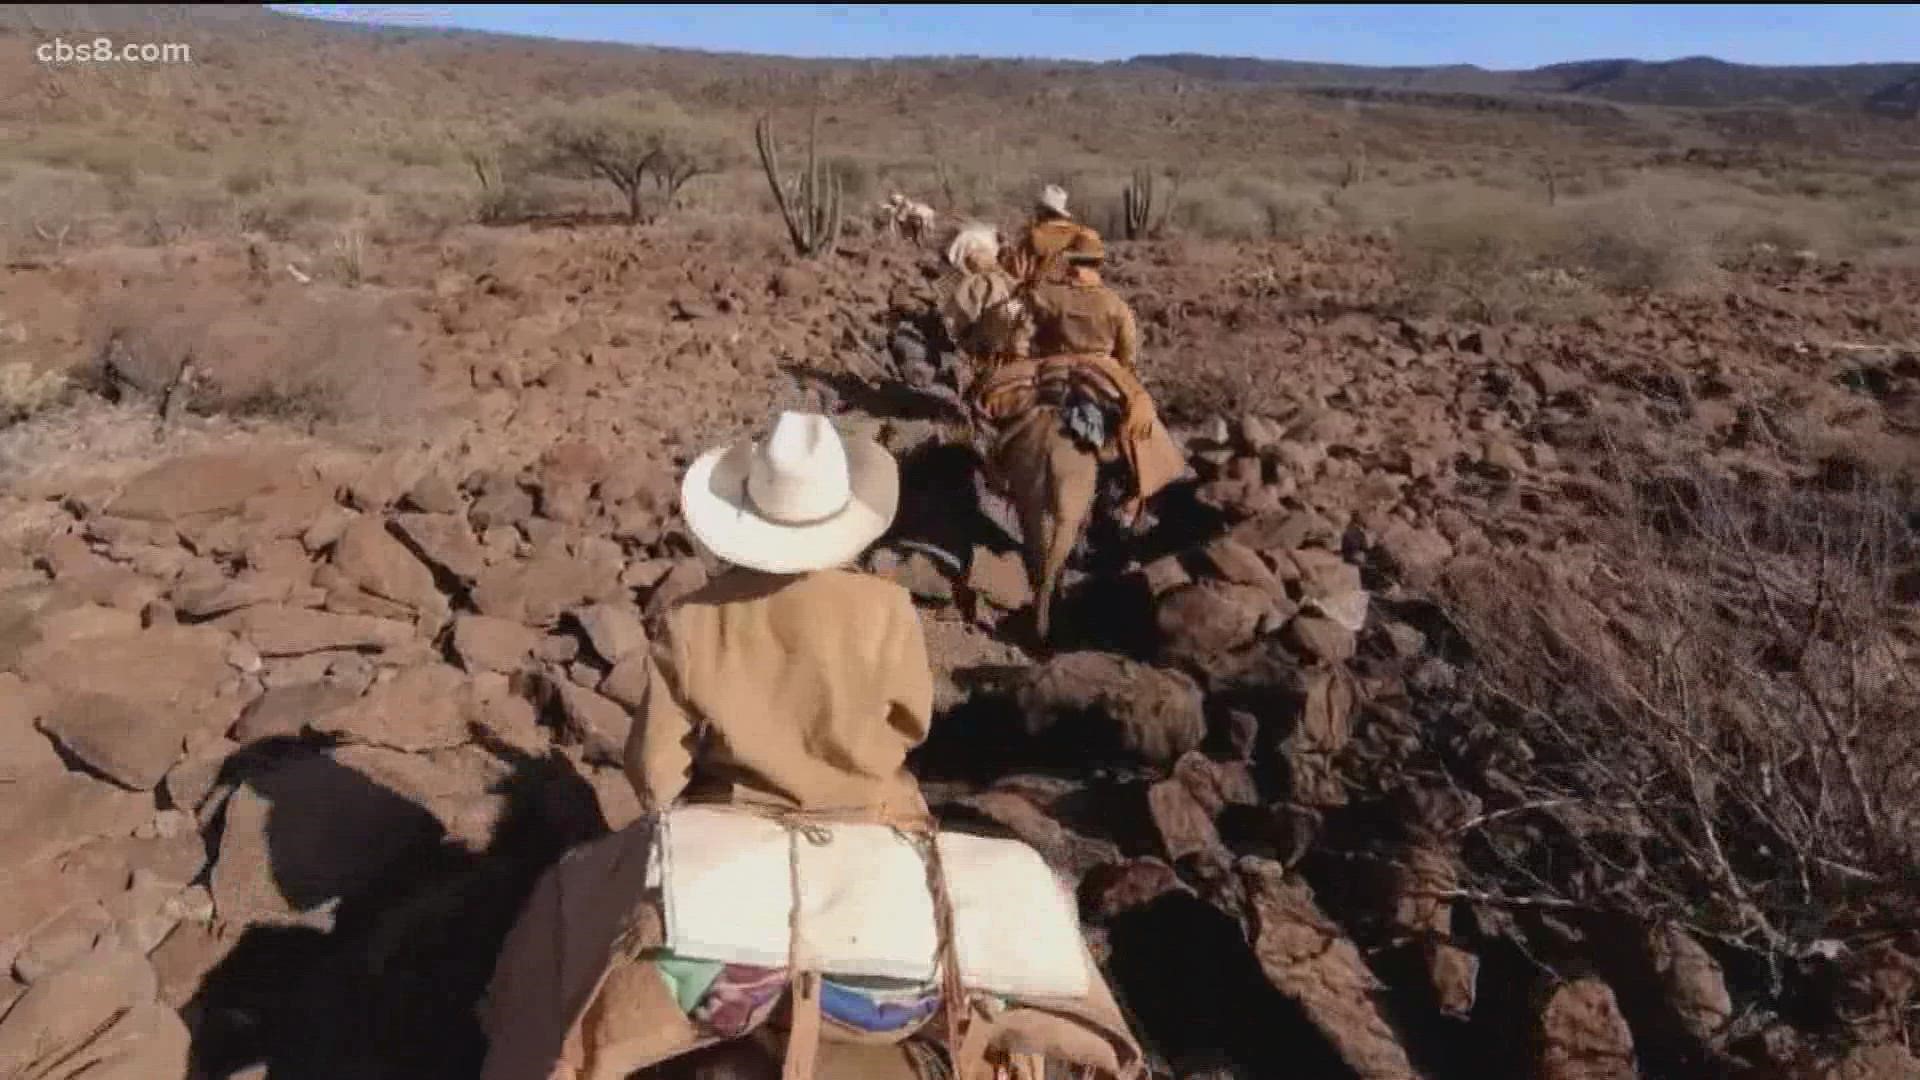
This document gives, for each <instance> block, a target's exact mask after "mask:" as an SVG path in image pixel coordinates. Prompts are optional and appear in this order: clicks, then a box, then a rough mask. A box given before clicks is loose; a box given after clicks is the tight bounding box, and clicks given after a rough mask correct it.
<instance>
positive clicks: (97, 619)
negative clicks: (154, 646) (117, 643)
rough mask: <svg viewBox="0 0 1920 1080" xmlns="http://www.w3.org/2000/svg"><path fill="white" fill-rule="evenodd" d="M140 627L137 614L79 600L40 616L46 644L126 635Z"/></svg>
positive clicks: (42, 635)
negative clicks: (72, 604)
mask: <svg viewBox="0 0 1920 1080" xmlns="http://www.w3.org/2000/svg"><path fill="white" fill-rule="evenodd" d="M140 629H141V627H140V616H138V615H136V614H134V613H133V612H131V611H124V610H121V609H118V608H110V607H102V606H101V605H99V604H81V605H79V606H77V607H71V608H66V609H65V610H62V611H57V612H54V613H52V614H50V615H48V616H46V617H45V618H44V619H41V620H40V640H41V642H43V643H46V644H63V643H66V642H70V641H84V640H86V639H88V638H103V637H126V636H128V635H131V634H137V633H139V632H140Z"/></svg>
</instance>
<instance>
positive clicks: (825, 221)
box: [753, 113, 840, 259]
mask: <svg viewBox="0 0 1920 1080" xmlns="http://www.w3.org/2000/svg"><path fill="white" fill-rule="evenodd" d="M753 139H754V143H755V144H756V145H757V146H758V147H759V149H760V167H761V168H762V169H763V170H765V172H766V174H767V186H768V187H770V188H772V189H773V200H774V202H775V203H777V204H779V207H780V216H781V218H782V219H784V220H785V221H786V223H787V235H788V236H789V237H790V238H792V240H793V249H794V250H795V251H796V252H799V253H800V254H801V255H802V256H804V257H806V258H810V259H811V258H815V257H817V256H819V255H820V254H822V253H824V252H830V251H832V250H833V243H834V240H835V239H836V238H837V237H838V236H839V235H840V176H839V174H837V173H835V172H834V171H833V170H832V169H827V170H825V175H824V176H823V175H822V170H821V166H820V154H819V144H820V117H819V114H818V113H816V114H814V117H813V122H812V125H811V128H810V130H809V131H808V134H807V166H806V168H805V169H804V170H802V171H801V173H800V175H799V176H798V177H796V178H795V179H793V180H791V181H789V180H787V179H786V178H785V177H782V176H781V175H780V152H779V149H778V148H777V147H776V146H775V145H774V141H773V121H772V120H771V119H770V118H768V117H765V116H763V117H761V118H760V120H759V122H758V123H756V124H755V125H754V129H753Z"/></svg>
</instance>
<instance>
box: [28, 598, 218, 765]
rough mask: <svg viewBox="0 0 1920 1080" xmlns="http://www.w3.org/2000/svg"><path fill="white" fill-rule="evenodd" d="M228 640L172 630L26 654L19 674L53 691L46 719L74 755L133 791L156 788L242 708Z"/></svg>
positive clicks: (37, 648)
mask: <svg viewBox="0 0 1920 1080" xmlns="http://www.w3.org/2000/svg"><path fill="white" fill-rule="evenodd" d="M229 640H230V639H228V638H227V636H226V635H225V634H222V633H220V632H218V631H214V630H209V629H205V628H200V627H168V628H163V629H154V630H146V631H141V632H139V633H135V634H125V635H120V636H116V637H110V638H93V639H86V640H82V641H79V642H71V643H67V644H56V643H52V642H48V643H43V644H41V645H37V646H35V647H33V648H32V649H29V650H28V651H27V653H26V655H25V656H23V657H22V659H21V669H22V671H23V672H24V673H26V674H27V675H28V676H30V677H31V678H33V679H34V680H35V681H37V682H39V683H41V684H43V685H45V686H47V687H48V688H49V689H50V690H52V691H53V692H54V694H55V700H54V703H53V704H52V705H51V706H50V707H49V708H48V711H47V715H46V716H45V717H43V718H42V719H41V721H40V726H41V728H42V730H44V731H46V732H47V733H48V734H49V735H51V736H52V737H53V738H54V739H55V740H57V741H58V742H59V743H60V744H61V745H62V746H64V747H65V748H66V749H67V750H68V752H69V753H72V754H73V755H74V756H76V757H78V758H79V759H80V760H82V761H84V762H86V763H87V765H88V766H90V767H91V768H94V769H97V770H99V771H100V772H101V773H102V774H104V775H106V776H109V777H111V778H112V779H113V780H115V781H116V782H118V783H121V784H124V785H126V786H127V787H130V788H133V789H134V790H137V791H146V790H150V789H152V788H153V787H154V786H155V785H156V784H158V783H159V782H160V778H161V777H162V776H165V775H166V771H167V769H168V768H169V767H170V766H172V764H173V763H174V762H175V761H177V760H179V759H180V757H181V755H182V754H184V753H185V750H186V745H185V744H186V740H187V738H188V737H189V736H191V735H193V734H194V733H196V732H200V731H209V730H218V729H222V728H224V727H225V726H226V725H228V724H230V723H232V721H233V718H234V716H236V715H237V714H238V713H239V711H240V707H241V706H242V705H243V704H244V702H243V701H242V700H241V699H240V698H239V697H238V696H237V693H236V687H235V685H234V682H235V680H234V674H235V673H234V672H233V669H232V668H231V667H230V666H229V665H228V661H227V646H228V644H229Z"/></svg>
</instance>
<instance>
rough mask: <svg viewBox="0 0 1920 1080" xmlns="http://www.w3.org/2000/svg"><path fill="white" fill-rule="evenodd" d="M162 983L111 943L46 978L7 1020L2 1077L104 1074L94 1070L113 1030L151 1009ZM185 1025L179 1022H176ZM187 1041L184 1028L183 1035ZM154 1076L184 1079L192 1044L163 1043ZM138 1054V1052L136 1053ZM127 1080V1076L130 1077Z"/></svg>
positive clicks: (0, 1034) (0, 1031)
mask: <svg viewBox="0 0 1920 1080" xmlns="http://www.w3.org/2000/svg"><path fill="white" fill-rule="evenodd" d="M158 990H159V986H158V980H157V979H155V977H154V974H153V969H152V968H151V967H149V966H148V964H147V961H146V958H145V957H143V956H141V955H140V954H139V953H136V952H133V951H132V950H130V949H127V948H125V947H124V946H121V945H119V944H117V943H114V942H103V943H102V944H101V946H100V947H98V948H96V949H94V950H92V951H91V952H89V953H88V954H86V955H85V956H84V957H82V958H80V959H79V960H77V961H76V962H75V963H73V964H71V965H69V966H67V967H66V968H64V969H62V970H61V971H59V972H57V973H55V974H52V975H50V976H48V977H47V978H44V979H42V980H40V981H39V982H38V983H37V984H36V985H34V986H33V987H31V988H30V989H28V991H27V992H26V994H25V995H24V996H22V997H21V998H20V1000H19V1002H18V1003H16V1004H15V1005H14V1006H13V1008H12V1009H10V1010H8V1012H7V1014H6V1017H5V1018H4V1019H0V1076H35V1077H40V1076H47V1077H60V1078H62V1080H66V1078H72V1077H77V1076H80V1075H82V1074H84V1075H87V1076H94V1075H100V1072H101V1071H100V1070H90V1069H89V1066H91V1065H94V1064H96V1063H97V1062H99V1060H100V1059H99V1058H97V1057H95V1056H93V1055H95V1054H97V1053H99V1052H100V1050H101V1044H102V1043H103V1042H107V1041H109V1040H108V1038H107V1037H109V1036H111V1035H112V1034H113V1028H115V1027H117V1026H118V1025H119V1024H124V1023H126V1022H127V1021H128V1019H129V1018H130V1017H133V1016H134V1015H135V1014H136V1012H137V1011H139V1010H141V1007H142V1006H146V1005H151V1004H152V1003H153V1002H154V999H155V996H156V995H157V993H158ZM175 1023H178V1019H177V1018H176V1019H175ZM179 1035H181V1036H184V1035H185V1031H184V1029H183V1030H181V1031H180V1032H179ZM149 1050H150V1051H151V1052H153V1053H155V1054H157V1055H160V1056H162V1057H164V1056H165V1053H167V1052H172V1053H175V1054H176V1055H177V1058H178V1060H171V1061H169V1060H155V1061H153V1062H152V1063H151V1065H150V1067H152V1068H154V1069H155V1071H153V1072H149V1073H147V1074H146V1075H148V1076H183V1075H185V1073H186V1053H185V1051H186V1040H185V1039H184V1038H179V1039H176V1040H174V1045H156V1046H154V1047H151V1048H149ZM136 1052H137V1051H136ZM122 1075H125V1074H122Z"/></svg>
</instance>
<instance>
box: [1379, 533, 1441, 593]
mask: <svg viewBox="0 0 1920 1080" xmlns="http://www.w3.org/2000/svg"><path fill="white" fill-rule="evenodd" d="M1378 551H1379V554H1380V555H1381V557H1382V558H1383V560H1384V561H1385V563H1386V565H1387V568H1388V569H1389V570H1391V571H1392V572H1394V573H1396V574H1398V575H1399V576H1400V579H1401V580H1402V581H1405V582H1406V583H1407V584H1409V585H1414V586H1424V585H1427V584H1431V583H1432V582H1433V580H1434V579H1435V577H1436V576H1437V575H1438V573H1439V571H1440V568H1441V567H1443V566H1444V565H1446V562H1447V560H1448V559H1451V558H1453V546H1452V545H1451V544H1448V543H1447V541H1446V540H1445V539H1444V538H1443V537H1441V535H1440V534H1439V533H1437V532H1434V531H1433V530H1432V529H1420V528H1415V527H1413V526H1411V525H1407V524H1404V523H1398V524H1395V525H1394V526H1393V527H1391V528H1389V529H1388V530H1387V531H1386V532H1385V533H1384V534H1383V535H1382V536H1381V537H1380V545H1379V549H1378Z"/></svg>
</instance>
